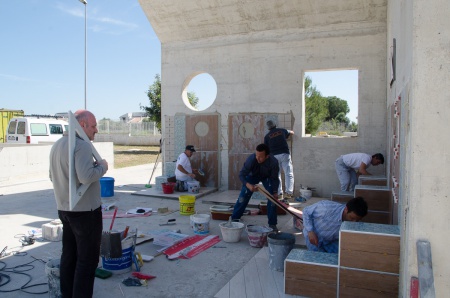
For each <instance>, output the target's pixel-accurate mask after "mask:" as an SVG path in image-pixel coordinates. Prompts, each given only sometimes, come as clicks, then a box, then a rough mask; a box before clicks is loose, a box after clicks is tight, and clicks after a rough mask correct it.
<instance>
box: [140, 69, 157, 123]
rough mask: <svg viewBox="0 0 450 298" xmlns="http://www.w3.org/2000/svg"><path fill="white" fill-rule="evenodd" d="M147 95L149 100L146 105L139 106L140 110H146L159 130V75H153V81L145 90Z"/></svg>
mask: <svg viewBox="0 0 450 298" xmlns="http://www.w3.org/2000/svg"><path fill="white" fill-rule="evenodd" d="M147 96H148V99H149V100H150V105H149V106H148V107H146V106H141V110H144V111H146V112H147V115H148V117H149V118H150V120H152V121H155V123H156V127H157V128H158V130H159V131H160V132H161V77H160V76H159V74H156V75H155V81H154V82H153V84H152V85H150V87H149V88H148V90H147Z"/></svg>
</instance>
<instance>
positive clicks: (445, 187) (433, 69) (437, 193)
mask: <svg viewBox="0 0 450 298" xmlns="http://www.w3.org/2000/svg"><path fill="white" fill-rule="evenodd" d="M449 15H450V7H449V5H448V1H446V0H437V1H433V2H430V1H389V18H388V24H389V29H388V43H390V42H391V40H392V38H396V40H397V76H396V77H397V79H396V81H395V83H394V84H393V86H392V88H388V99H389V102H392V101H393V100H394V99H395V98H396V97H397V96H398V95H400V94H402V95H403V96H402V99H401V106H402V123H401V126H402V129H401V133H402V139H403V142H402V144H401V146H402V150H401V156H400V162H401V169H402V170H401V180H400V204H401V208H400V216H399V218H400V225H401V227H402V228H401V231H402V243H401V245H402V256H401V272H402V273H401V293H402V295H401V296H402V297H407V296H408V295H409V290H410V289H409V286H410V279H411V277H412V276H418V265H419V264H418V261H417V250H416V243H417V241H418V240H427V241H429V242H430V244H431V254H432V259H433V262H432V266H433V276H429V277H431V278H434V287H435V290H436V296H435V297H446V296H447V295H448V293H449V292H450V283H449V280H450V269H449V266H448V264H450V255H449V253H448V247H449V246H450V239H449V237H448V235H450V231H449V230H450V228H449V227H450V216H449V210H450V200H449V193H450V183H449V181H450V169H449V167H448V166H447V162H448V160H449V157H450V155H449V149H448V148H450V134H449V133H448V132H447V128H448V127H450V117H449V115H450V92H449V87H448V86H449V84H448V82H449V81H450V63H449V62H450V50H449V49H450V31H449V30H448V28H449V27H450V18H449V17H448V16H449ZM388 49H389V48H388ZM388 53H389V51H388ZM388 60H389V59H388ZM389 63H390V62H389V61H388V67H389V66H390V65H389ZM388 73H389V72H388ZM429 294H431V293H429ZM427 297H434V296H432V295H430V296H427Z"/></svg>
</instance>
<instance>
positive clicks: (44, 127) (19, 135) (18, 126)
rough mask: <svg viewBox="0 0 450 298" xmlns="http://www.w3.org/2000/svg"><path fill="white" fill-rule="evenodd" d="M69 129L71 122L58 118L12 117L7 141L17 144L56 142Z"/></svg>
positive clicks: (7, 132)
mask: <svg viewBox="0 0 450 298" xmlns="http://www.w3.org/2000/svg"><path fill="white" fill-rule="evenodd" d="M68 130H69V123H68V122H66V121H63V120H57V119H51V118H49V119H45V118H31V117H23V118H11V120H10V121H9V125H8V130H7V131H6V142H7V143H17V144H38V143H54V142H56V141H57V140H58V139H59V138H61V137H62V136H63V133H64V132H65V131H68Z"/></svg>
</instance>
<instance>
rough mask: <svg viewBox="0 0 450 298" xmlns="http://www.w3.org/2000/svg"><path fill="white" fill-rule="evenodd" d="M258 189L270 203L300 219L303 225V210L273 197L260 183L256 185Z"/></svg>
mask: <svg viewBox="0 0 450 298" xmlns="http://www.w3.org/2000/svg"><path fill="white" fill-rule="evenodd" d="M258 189H259V191H260V192H261V193H262V194H263V195H264V196H265V197H266V198H267V199H268V200H270V201H271V202H272V203H274V204H275V205H276V206H277V207H279V208H281V209H283V210H284V211H286V212H287V213H289V214H290V215H292V216H294V217H296V218H298V219H300V220H301V221H302V225H303V212H302V211H300V210H298V209H295V208H294V207H291V206H289V205H287V204H285V203H283V202H282V201H280V200H277V199H275V198H274V197H273V196H272V195H271V194H270V193H269V192H268V191H267V190H266V189H265V188H264V186H262V185H261V184H259V185H258Z"/></svg>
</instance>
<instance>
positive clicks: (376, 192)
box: [355, 186, 392, 212]
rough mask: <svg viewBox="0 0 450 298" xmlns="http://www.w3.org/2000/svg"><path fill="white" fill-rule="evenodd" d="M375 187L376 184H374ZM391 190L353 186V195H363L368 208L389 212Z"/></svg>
mask: <svg viewBox="0 0 450 298" xmlns="http://www.w3.org/2000/svg"><path fill="white" fill-rule="evenodd" d="M374 187H376V186H374ZM391 194H392V192H391V190H390V189H387V188H386V189H375V188H374V189H369V188H358V186H356V187H355V197H363V198H364V200H365V201H366V202H367V205H368V207H369V210H374V211H387V212H391Z"/></svg>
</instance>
